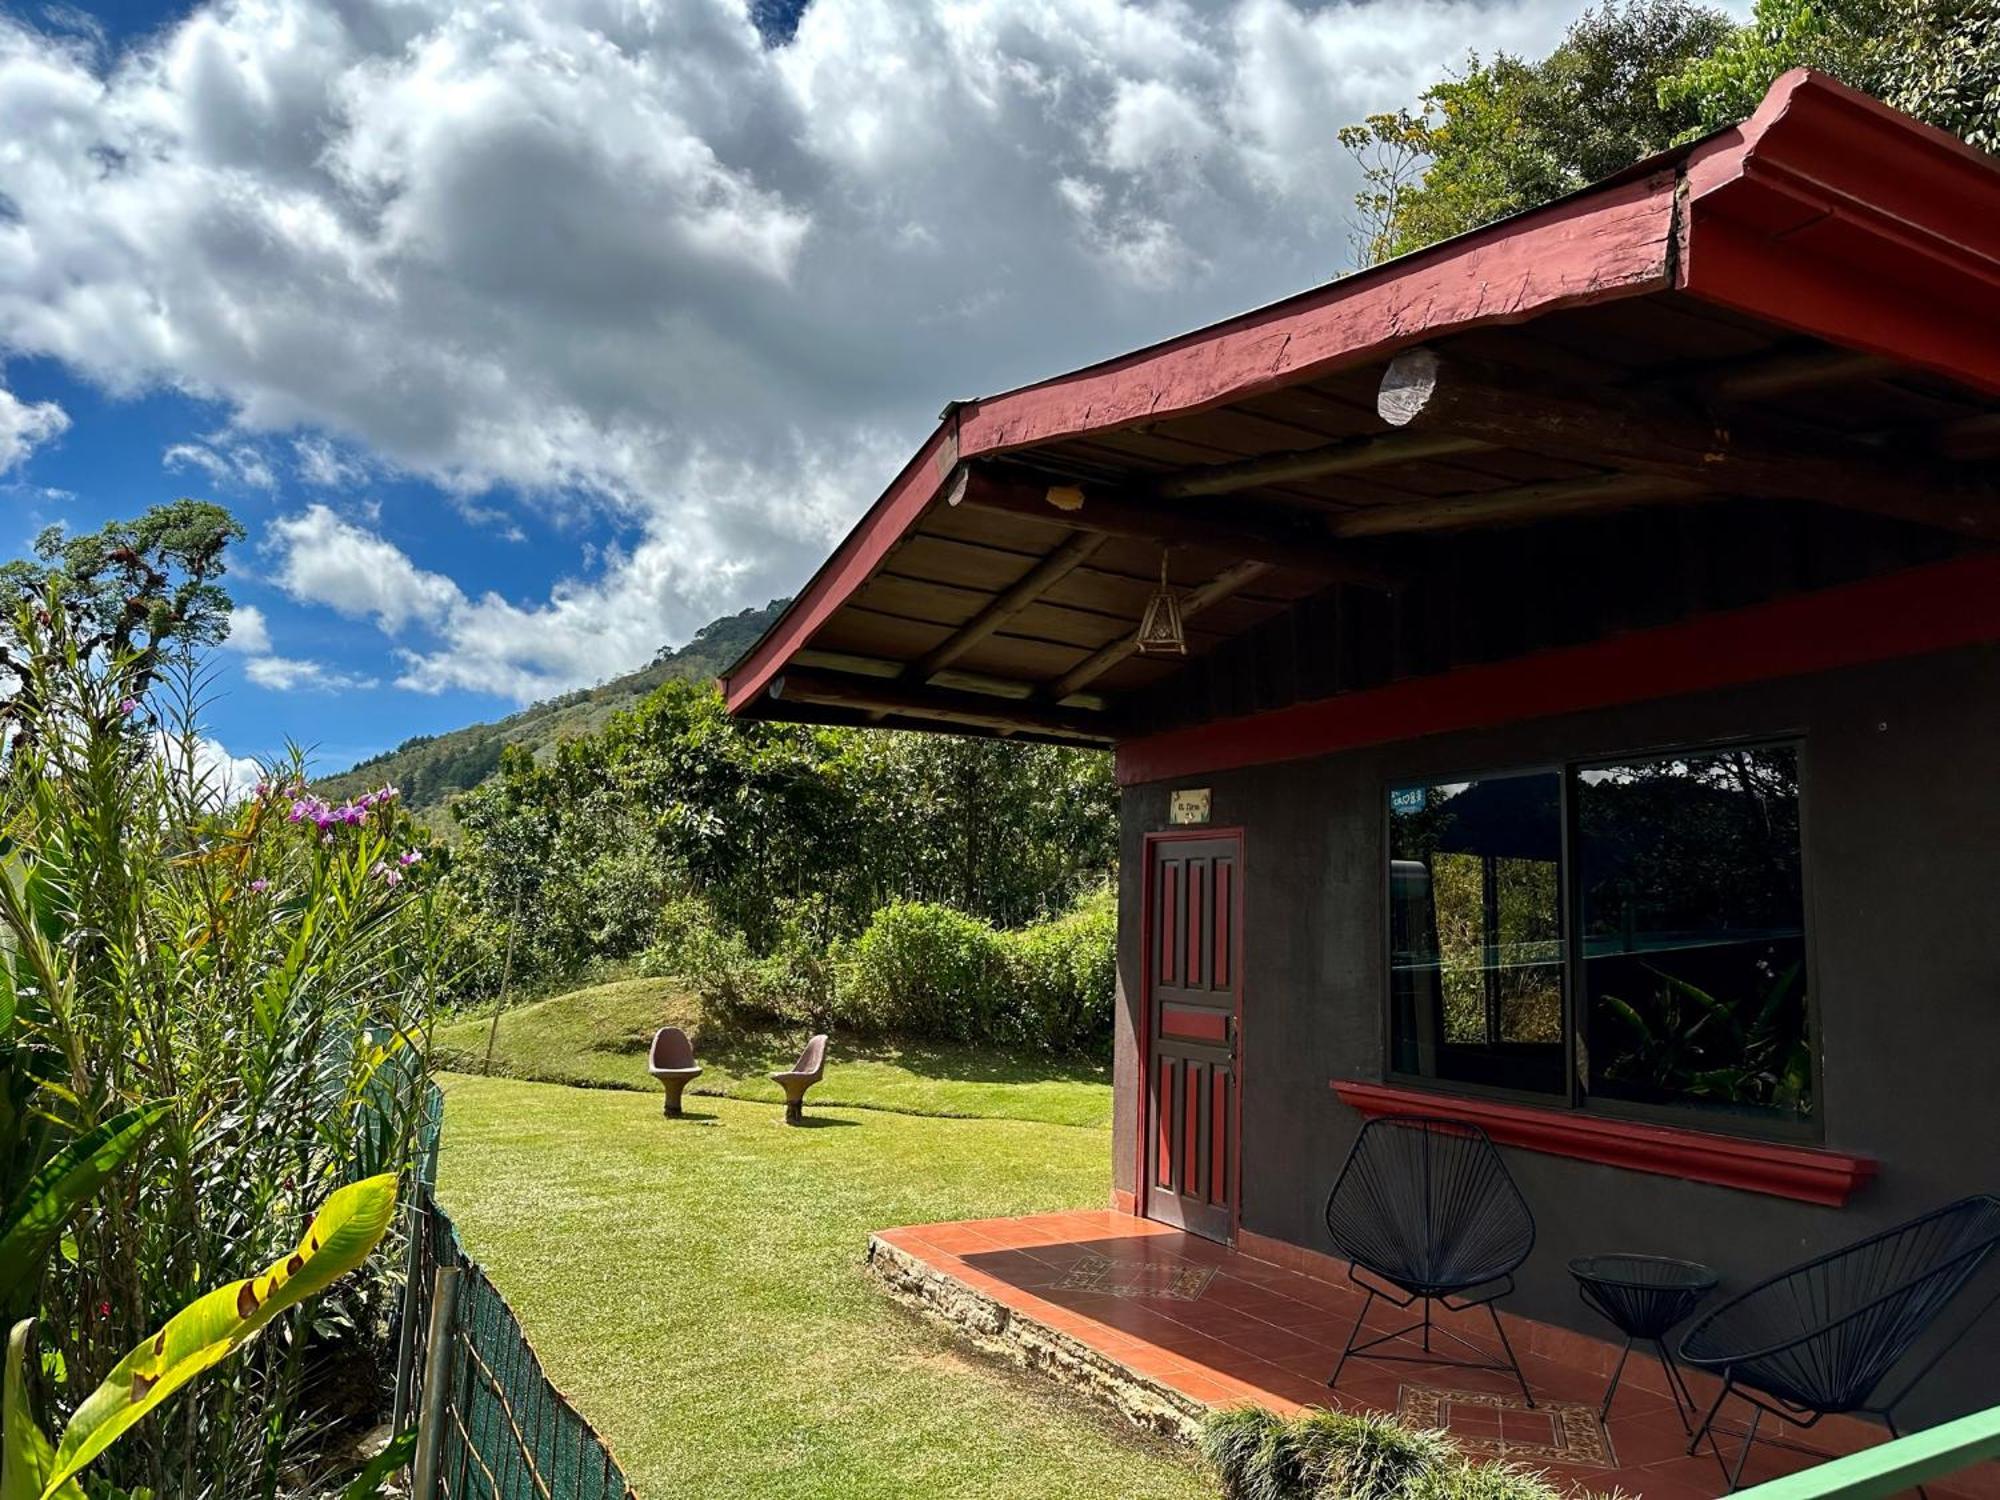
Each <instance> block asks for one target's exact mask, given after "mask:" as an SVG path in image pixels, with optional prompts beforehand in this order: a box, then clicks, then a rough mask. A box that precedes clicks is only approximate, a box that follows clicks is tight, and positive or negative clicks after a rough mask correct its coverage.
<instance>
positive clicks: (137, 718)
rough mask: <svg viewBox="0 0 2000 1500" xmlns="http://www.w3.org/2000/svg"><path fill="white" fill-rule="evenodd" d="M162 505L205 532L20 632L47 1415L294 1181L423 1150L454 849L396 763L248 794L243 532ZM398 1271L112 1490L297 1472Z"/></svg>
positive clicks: (9, 990)
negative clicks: (234, 585)
mask: <svg viewBox="0 0 2000 1500" xmlns="http://www.w3.org/2000/svg"><path fill="white" fill-rule="evenodd" d="M167 509H168V511H169V512H171V514H167V515H164V516H159V517H155V518H154V521H149V522H148V523H147V524H146V526H145V527H143V528H138V530H139V531H143V532H144V534H145V536H151V537H153V538H154V540H155V542H156V543H157V546H158V547H159V548H165V549H174V548H183V546H184V547H185V551H184V555H183V554H182V553H176V554H174V556H172V557H170V556H167V555H166V553H164V552H157V551H156V552H147V551H143V550H140V551H137V552H136V553H135V555H137V556H138V557H139V558H140V564H138V565H134V564H133V563H131V562H130V561H129V560H120V558H119V557H118V556H117V555H116V554H117V553H118V552H119V551H120V550H121V548H120V547H112V548H110V550H109V551H107V552H106V553H105V554H104V558H105V561H106V563H107V565H108V570H107V571H104V572H102V573H93V572H92V569H93V568H95V566H96V565H95V564H94V563H93V562H92V561H91V559H90V558H89V557H86V556H84V555H83V554H81V553H78V554H76V555H74V556H73V555H71V554H69V553H67V552H66V553H64V554H63V555H62V557H61V558H59V559H56V560H55V561H57V562H58V563H59V565H60V567H59V570H56V569H52V570H51V571H50V572H49V573H48V574H47V575H45V576H44V577H43V578H42V579H41V583H42V592H41V593H40V594H39V596H37V597H35V598H32V599H28V600H25V601H24V602H23V604H22V606H21V607H20V608H19V609H18V610H16V611H15V612H14V614H13V616H12V618H11V620H10V621H9V622H8V623H7V626H6V627H5V628H4V629H0V638H4V639H5V640H6V641H7V642H8V645H7V652H8V656H7V661H8V664H9V665H10V666H11V667H12V670H13V673H14V681H13V683H12V685H11V689H10V690H9V691H8V692H7V695H6V696H5V698H4V699H0V720H4V722H5V725H6V731H7V732H6V740H5V744H4V751H3V752H0V753H4V756H5V760H4V775H0V1146H4V1147H5V1148H6V1151H5V1154H4V1159H0V1205H6V1208H5V1213H6V1218H5V1219H0V1236H5V1238H4V1239H0V1267H7V1268H11V1269H8V1270H7V1271H6V1275H7V1277H8V1280H7V1281H6V1282H4V1283H0V1291H5V1292H6V1293H7V1294H8V1295H9V1296H10V1297H11V1298H12V1299H13V1304H14V1305H13V1306H12V1308H11V1311H10V1315H11V1314H19V1313H25V1312H27V1311H29V1310H31V1309H32V1310H34V1311H36V1312H38V1313H39V1315H40V1317H39V1323H40V1327H41V1328H42V1330H43V1334H44V1338H45V1341H46V1344H47V1348H46V1352H45V1354H44V1357H43V1358H44V1363H45V1366H46V1369H47V1371H48V1372H49V1373H48V1378H47V1382H46V1385H45V1387H44V1389H43V1391H42V1394H43V1396H44V1397H45V1398H46V1401H47V1404H48V1407H49V1410H50V1412H51V1414H52V1418H53V1419H60V1418H62V1417H64V1416H65V1415H69V1414H72V1413H74V1412H75V1411H76V1410H77V1402H78V1400H79V1398H80V1397H81V1396H82V1395H83V1393H84V1392H85V1391H87V1390H89V1389H90V1388H91V1387H92V1386H93V1385H94V1384H95V1382H96V1381H98V1380H99V1379H101V1378H103V1377H104V1375H105V1374H106V1372H108V1371H109V1370H111V1369H112V1368H113V1367H114V1366H115V1365H117V1363H118V1362H119V1361H120V1359H121V1358H123V1357H124V1356H125V1355H126V1353H127V1351H128V1350H130V1349H132V1348H133V1347H134V1346H135V1345H136V1343H137V1342H138V1341H139V1340H140V1338H141V1337H142V1336H144V1335H145V1334H146V1333H147V1331H148V1330H153V1329H157V1328H158V1326H159V1325H160V1324H161V1322H162V1321H163V1320H164V1319H166V1318H167V1316H168V1315H169V1314H170V1313H172V1312H173V1310H174V1309H176V1308H180V1307H183V1306H184V1305H186V1304H187V1303H189V1302H190V1300H191V1299H193V1298H195V1297H196V1296H197V1294H198V1293H199V1292H200V1291H201V1289H202V1288H203V1287H204V1286H207V1285H212V1284H214V1283H215V1282H216V1281H218V1280H225V1281H226V1280H232V1279H240V1278H244V1277H246V1276H248V1275H249V1274H251V1273H252V1272H255V1271H257V1270H258V1269H259V1268H260V1267H262V1266H264V1265H265V1264H266V1263H267V1262H269V1261H271V1260H272V1258H273V1257H274V1256H281V1253H282V1252H283V1251H285V1250H287V1249H288V1248H289V1242H288V1240H283V1239H281V1238H280V1236H283V1235H285V1233H286V1227H285V1225H284V1223H283V1219H284V1214H283V1212H282V1210H283V1209H284V1206H285V1205H288V1204H295V1203H298V1202H300V1201H302V1200H303V1201H311V1200H312V1199H314V1198H316V1197H318V1196H320V1195H321V1194H323V1193H326V1192H329V1191H331V1190H332V1189H333V1188H335V1187H336V1186H337V1185H339V1184H341V1183H347V1182H354V1181H357V1180H360V1179H363V1178H368V1177H374V1176H377V1175H380V1174H383V1173H394V1172H398V1171H400V1170H402V1168H403V1167H404V1166H405V1165H406V1164H407V1163H408V1161H409V1159H410V1157H411V1154H412V1147H413V1144H414V1140H415V1133H416V1129H417V1122H418V1119H419V1117H420V1112H421V1101H422V1098H423V1088H424V1085H425V1082H426V1072H427V1068H428V1062H427V1058H426V1054H427V1050H428V1034H429V1028H430V1013H431V1009H432V1006H433V1004H434V1002H435V1000H436V998H437V996H438V995H439V994H440V992H441V991H442V989H443V985H444V980H445V974H446V964H447V962H448V955H447V952H446V949H445V946H444V944H443V941H442V936H443V934H442V923H441V920H440V919H441V915H442V913H443V911H444V910H445V909H446V903H447V901H448V892H447V890H446V889H445V888H444V886H443V884H442V876H443V874H444V872H445V868H446V865H447V863H448V861H446V860H445V859H443V858H441V857H440V855H439V851H437V850H436V849H434V848H431V847H429V846H428V845H427V844H426V843H425V842H424V840H423V839H422V838H421V836H420V835H419V834H418V833H417V831H416V830H415V829H414V828H413V827H412V826H411V825H410V823H409V820H408V819H407V817H406V816H404V815H403V813H402V812H401V810H400V807H399V804H398V799H397V797H396V794H395V791H394V789H393V788H380V789H376V790H374V791H371V792H369V793H367V794H365V795H363V796H360V797H356V798H353V799H350V800H347V801H343V802H340V803H330V802H327V801H325V800H323V799H321V798H318V797H315V796H313V795H312V794H310V793H309V792H307V791H306V790H305V787H304V782H303V778H302V776H301V774H300V772H301V767H300V764H299V758H298V757H297V756H296V755H293V756H292V757H290V758H288V760H286V761H285V762H282V763H280V764H278V765H274V766H272V767H271V768H269V771H268V773H267V774H266V776H265V778H264V780H263V783H262V784H261V785H260V786H258V787H256V788H255V790H254V791H252V790H250V789H248V788H240V787H235V786H232V785H229V784H228V783H226V782H225V781H224V780H223V779H222V778H221V777H220V775H219V774H218V771H217V770H216V768H215V766H214V761H213V756H212V752H211V751H210V750H209V749H208V747H207V746H206V743H205V741H204V739H203V736H202V734H201V731H200V727H199V726H200V720H199V704H200V697H201V689H202V682H203V678H202V671H201V661H200V656H199V654H198V648H199V646H200V645H201V643H202V642H203V641H206V640H212V639H213V638H214V636H215V634H216V633H217V631H218V630H219V629H220V620H221V611H222V607H223V605H224V604H225V603H226V600H224V599H222V598H221V597H220V596H219V594H217V593H211V592H208V591H209V590H211V589H213V587H214V584H213V580H214V579H215V578H216V577H217V576H218V575H219V574H220V572H221V554H220V548H221V546H222V544H224V543H226V541H227V540H228V536H229V534H230V533H229V532H228V531H227V528H224V529H223V531H222V532H220V533H218V532H217V531H216V530H215V529H214V526H213V524H212V522H213V517H212V516H209V515H207V514H206V513H197V512H192V511H186V510H179V511H176V510H175V509H174V508H172V507H169V508H167ZM155 521H156V522H157V524H154V522H155ZM137 534H138V532H137V531H135V536H136V535H137ZM140 539H141V540H143V537H141V538H140ZM124 550H131V549H124ZM176 558H178V560H176ZM135 566H137V567H138V568H139V571H138V572H136V573H132V574H131V577H132V578H133V579H136V586H137V587H138V588H139V589H140V593H139V594H137V595H134V596H132V597H131V599H130V600H129V601H128V602H130V603H132V604H133V605H134V606H135V607H134V608H133V609H132V610H130V611H128V613H130V614H131V615H132V618H133V619H134V620H137V619H139V618H140V617H141V616H144V617H145V619H147V620H148V621H150V622H151V625H150V626H147V627H143V628H140V629H138V630H136V632H134V633H130V634H128V635H124V636H121V635H120V634H119V633H118V632H117V630H115V629H114V630H113V631H112V632H111V633H110V634H107V633H106V631H105V629H104V621H103V618H102V611H101V609H100V607H99V606H100V602H101V601H100V600H99V598H98V596H97V595H96V594H93V593H91V592H90V591H88V590H83V589H80V587H79V579H81V578H84V577H86V576H97V577H101V578H105V579H111V580H115V581H116V582H117V584H118V587H121V588H122V587H124V586H125V582H126V581H127V573H126V572H122V571H120V570H130V569H132V568H134V567H135ZM58 571H60V575H61V576H57V573H58ZM59 1217H60V1219H61V1220H62V1221H64V1222H63V1228H62V1229H61V1232H60V1238H59V1239H58V1238H57V1237H55V1236H53V1235H52V1234H51V1227H52V1225H53V1224H55V1223H56V1221H57V1219H58V1218H59ZM17 1228H18V1230H19V1235H18V1237H15V1235H14V1230H16V1229H17ZM52 1244H59V1246H60V1250H61V1253H60V1254H52V1253H51V1246H52ZM389 1275H390V1273H388V1272H387V1271H380V1272H377V1273H375V1274H373V1275H364V1276H358V1277H354V1278H351V1279H350V1280H349V1281H347V1282H345V1283H343V1284H342V1286H341V1287H340V1288H339V1289H338V1290H337V1291H336V1292H335V1293H334V1294H332V1295H331V1296H327V1297H323V1298H321V1297H316V1298H314V1299H313V1302H312V1308H311V1312H310V1315H309V1316H302V1317H300V1318H297V1319H295V1320H293V1322H292V1323H291V1326H290V1328H289V1329H288V1332H289V1333H290V1335H291V1336H290V1337H288V1338H287V1339H284V1340H266V1341H259V1342H258V1343H256V1344H255V1345H253V1346H251V1347H249V1348H247V1349H246V1350H244V1352H243V1353H242V1355H241V1356H240V1357H239V1358H237V1359H235V1360H233V1361H231V1362H230V1364H229V1366H228V1369H227V1371H226V1372H225V1373H224V1374H222V1375H220V1376H218V1377H217V1378H214V1379H211V1380H209V1381H206V1382H203V1384H202V1385H201V1386H200V1387H199V1388H198V1389H197V1390H195V1391H193V1392H191V1393H190V1394H188V1395H187V1396H185V1397H184V1398H183V1399H181V1400H180V1401H178V1402H176V1403H175V1404H174V1406H173V1407H172V1409H171V1410H170V1411H167V1412H164V1413H162V1414H161V1415H160V1416H159V1417H158V1418H156V1419H155V1420H153V1421H151V1422H148V1423H146V1424H145V1425H144V1426H143V1427H142V1428H141V1429H140V1430H139V1431H138V1432H136V1433H134V1434H132V1435H131V1436H129V1437H127V1438H126V1439H125V1440H124V1441H123V1442H121V1444H120V1445H119V1448H118V1450H117V1452H116V1453H114V1454H112V1455H111V1456H110V1457H109V1458H108V1459H106V1460H104V1461H103V1462H102V1463H101V1464H100V1467H101V1468H102V1469H104V1470H105V1471H106V1472H104V1473H101V1474H99V1473H94V1476H93V1479H92V1488H93V1490H95V1489H99V1488H102V1487H104V1486H114V1487H116V1486H122V1487H125V1488H128V1489H131V1488H138V1487H144V1488H147V1489H150V1490H152V1491H153V1492H154V1493H156V1494H177V1493H195V1492H196V1491H197V1490H199V1491H204V1492H209V1493H215V1494H230V1495H233V1494H241V1493H246V1492H249V1493H263V1494H267V1495H268V1494H269V1493H271V1492H272V1491H273V1490H274V1489H275V1486H276V1484H277V1480H278V1476H279V1474H280V1472H281V1468H282V1467H283V1466H284V1465H285V1464H286V1463H287V1462H288V1461H290V1460H291V1459H293V1458H294V1457H297V1456H298V1454H297V1453H296V1451H295V1450H296V1449H297V1448H298V1447H299V1446H300V1445H302V1444H306V1443H310V1442H311V1441H313V1433H314V1432H315V1430H317V1429H318V1428H319V1426H320V1425H321V1424H322V1423H323V1422H324V1421H326V1420H328V1419H329V1418H332V1419H337V1418H338V1417H339V1416H341V1415H342V1413H340V1412H337V1411H336V1412H331V1413H326V1412H321V1411H318V1410H315V1411H314V1413H313V1415H312V1418H311V1420H310V1421H309V1420H308V1419H307V1417H306V1415H305V1413H306V1403H305V1399H304V1394H303V1393H304V1388H305V1385H306V1383H307V1379H308V1374H309V1371H310V1368H311V1366H312V1364H313V1362H314V1361H316V1360H318V1359H319V1358H321V1357H322V1356H323V1355H325V1354H327V1353H328V1352H329V1351H330V1346H332V1345H335V1344H340V1345H345V1346H346V1348H347V1349H348V1350H349V1351H352V1352H354V1353H356V1354H357V1355H360V1356H362V1357H366V1351H368V1350H369V1348H370V1347H371V1341H374V1340H378V1339H379V1338H380V1337H381V1334H380V1333H379V1332H378V1330H379V1329H380V1328H381V1326H382V1322H383V1314H384V1309H385V1308H386V1305H387V1301H388V1298H387V1293H388V1291H389V1290H390V1287H391V1282H390V1280H389ZM30 1299H31V1300H30ZM377 1347H379V1346H377ZM10 1500H11V1497H10Z"/></svg>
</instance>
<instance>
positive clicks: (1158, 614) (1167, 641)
mask: <svg viewBox="0 0 2000 1500" xmlns="http://www.w3.org/2000/svg"><path fill="white" fill-rule="evenodd" d="M1138 646H1139V654H1140V655H1141V656H1186V655H1187V634H1186V632H1184V631H1183V630H1182V629H1181V601H1180V599H1179V598H1178V597H1177V596H1176V595H1175V593H1174V591H1173V589H1172V587H1171V586H1170V585H1169V584H1168V583H1167V554H1166V552H1165V551H1164V550H1162V551H1161V553H1160V586H1159V588H1157V589H1156V590H1154V592H1153V597H1152V598H1150V599H1148V600H1147V601H1146V613H1145V614H1144V615H1142V616H1140V618H1139V639H1138Z"/></svg>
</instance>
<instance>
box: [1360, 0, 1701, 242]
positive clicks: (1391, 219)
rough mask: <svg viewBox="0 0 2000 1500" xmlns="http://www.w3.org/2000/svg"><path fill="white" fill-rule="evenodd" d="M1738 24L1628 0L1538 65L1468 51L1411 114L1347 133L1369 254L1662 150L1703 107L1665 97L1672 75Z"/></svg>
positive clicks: (1476, 221)
mask: <svg viewBox="0 0 2000 1500" xmlns="http://www.w3.org/2000/svg"><path fill="white" fill-rule="evenodd" d="M1735 32H1736V28H1735V27H1733V26H1732V25H1731V24H1730V21H1729V18H1728V17H1727V16H1725V15H1724V14H1723V13H1722V12H1721V11H1719V10H1712V9H1710V8H1708V7H1707V6H1704V5H1699V4H1695V3H1692V0H1624V3H1622V4H1610V5H1606V6H1605V7H1604V8H1602V9H1599V10H1588V11H1585V12H1584V13H1583V15H1582V16H1581V17H1579V18H1578V19H1577V21H1576V23H1575V24H1574V25H1573V26H1571V27H1570V29H1569V31H1568V33H1567V34H1566V35H1565V36H1564V38H1563V40H1562V42H1561V44H1560V45H1559V46H1558V47H1557V48H1556V49H1555V51H1553V52H1551V53H1550V54H1549V55H1548V56H1547V57H1546V58H1543V59H1542V60H1541V61H1539V62H1530V61H1527V60H1525V59H1523V58H1519V57H1516V56H1514V55H1512V54H1510V53H1505V52H1503V53H1499V54H1497V55H1495V56H1494V58H1493V59H1492V60H1491V61H1490V62H1482V61H1481V60H1480V59H1479V58H1478V57H1477V56H1472V57H1469V58H1468V59H1467V63H1466V66H1465V69H1464V71H1463V72H1461V73H1458V74H1455V75H1452V76H1448V77H1446V78H1444V79H1441V80H1439V81H1438V82H1437V83H1435V84H1433V85H1432V86H1431V87H1430V88H1429V89H1427V90H1425V91H1424V94H1423V97H1422V98H1421V99H1420V100H1419V101H1418V108H1417V109H1416V110H1415V111H1411V110H1407V109H1406V110H1399V111H1396V112H1394V113H1390V114H1381V115H1373V116H1371V117H1369V119H1367V120H1366V121H1364V122H1362V123H1361V124H1359V125H1352V126H1349V127H1347V128H1346V129H1345V130H1343V131H1342V132H1341V134H1340V139H1341V144H1342V145H1344V146H1346V147H1347V149H1348V150H1349V152H1351V153H1352V154H1353V155H1354V156H1355V157H1356V159H1357V160H1358V161H1359V162H1360V163H1361V168H1362V175H1363V183H1364V186H1363V189H1362V191H1361V193H1360V194H1358V195H1357V196H1356V199H1355V208H1356V211H1357V220H1358V224H1357V228H1358V233H1357V236H1356V238H1357V242H1358V243H1357V248H1358V250H1359V252H1360V254H1361V255H1362V257H1363V258H1364V259H1365V260H1367V261H1370V262H1374V261H1380V260H1384V259H1387V258H1388V257H1390V256H1393V255H1401V254H1404V253H1405V252H1407V251H1411V250H1417V249H1421V248H1422V247H1423V246H1425V245H1428V244H1433V243H1435V242H1436V241H1438V240H1441V239H1447V238H1449V237H1450V236H1452V235H1455V234H1460V233H1463V232H1464V231H1466V230H1468V229H1476V228H1478V227H1479V226H1480V225H1482V224H1488V223H1491V222H1492V221H1493V220H1495V219H1500V218H1504V217H1506V216H1507V215H1508V214H1512V213H1518V212H1520V211H1521V210H1522V209H1526V208H1532V207H1534V206H1535V205H1536V204H1539V203H1546V202H1547V201H1549V200H1550V199H1551V198H1556V197H1560V196H1561V195H1562V194H1564V193H1567V192H1571V191H1574V190H1575V189H1577V188H1579V187H1582V186H1583V185H1584V184H1586V183H1588V182H1592V181H1595V180H1596V179H1597V178H1600V177H1604V176H1607V175H1609V174H1610V173H1612V172H1616V171H1618V170H1620V169H1621V168H1623V167H1626V166H1629V165H1630V164H1631V163H1632V162H1634V161H1637V160H1639V159H1640V158H1641V157H1644V156H1647V155H1650V154H1652V153H1653V152H1655V151H1660V150H1663V149H1665V148H1666V147H1667V146H1669V145H1671V144H1672V143H1673V142H1674V141H1675V140H1676V139H1678V138H1679V137H1681V136H1682V135H1684V134H1685V133H1686V132H1687V131H1688V129H1689V128H1691V127H1692V126H1694V125H1695V124H1696V123H1697V121H1698V117H1699V116H1698V106H1697V104H1696V102H1695V101H1694V100H1692V99H1689V98H1681V97H1678V96H1676V97H1672V98H1668V97H1664V96H1663V95H1662V91H1661V88H1660V85H1661V82H1662V80H1664V79H1668V78H1674V77H1678V76H1680V75H1681V74H1682V73H1683V72H1684V71H1685V70H1686V69H1687V68H1688V67H1689V66H1690V64H1692V63H1693V62H1694V61H1696V60H1697V59H1700V58H1704V57H1707V56H1708V55H1710V54H1711V53H1713V52H1714V51H1715V50H1716V49H1717V48H1718V47H1721V46H1722V45H1723V44H1724V43H1726V42H1727V41H1728V40H1729V39H1730V38H1731V37H1732V36H1733V35H1734V34H1735ZM1418 163H1423V169H1422V173H1421V178H1420V179H1418V180H1415V181H1412V177H1413V175H1414V168H1415V166H1416V165H1417V164H1418Z"/></svg>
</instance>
